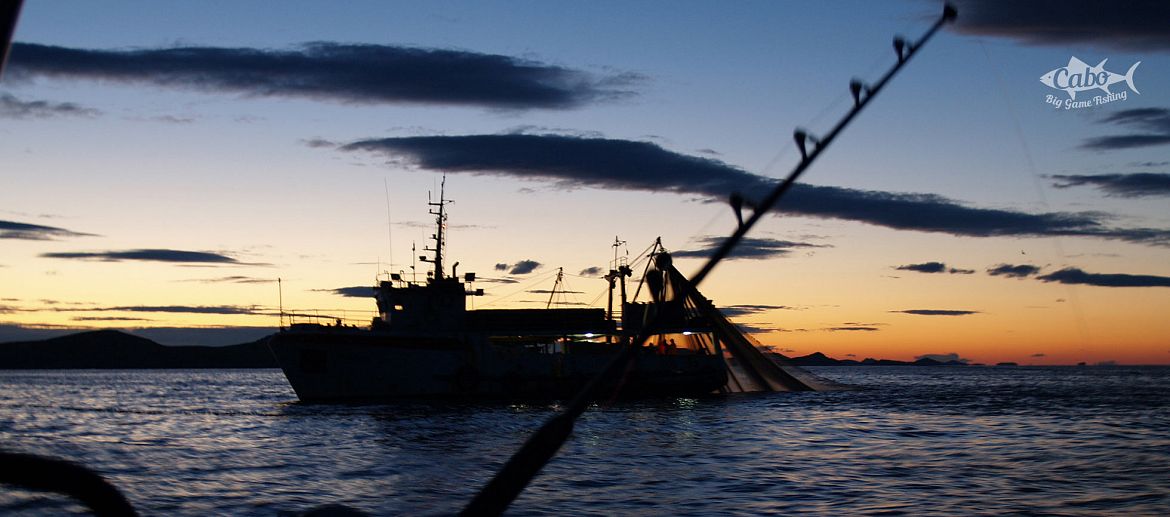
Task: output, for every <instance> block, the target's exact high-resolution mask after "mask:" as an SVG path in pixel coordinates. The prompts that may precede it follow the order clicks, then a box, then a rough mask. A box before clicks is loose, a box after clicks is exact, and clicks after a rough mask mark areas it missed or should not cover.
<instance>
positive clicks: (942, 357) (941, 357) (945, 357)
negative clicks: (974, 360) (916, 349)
mask: <svg viewBox="0 0 1170 517" xmlns="http://www.w3.org/2000/svg"><path fill="white" fill-rule="evenodd" d="M922 359H932V360H935V361H938V362H940V363H948V362H951V361H957V362H960V363H969V362H971V360H970V359H963V358H962V357H959V354H956V353H954V352H951V353H947V354H923V355H920V356H916V357H914V360H915V361H919V360H922Z"/></svg>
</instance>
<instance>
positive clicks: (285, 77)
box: [9, 42, 640, 109]
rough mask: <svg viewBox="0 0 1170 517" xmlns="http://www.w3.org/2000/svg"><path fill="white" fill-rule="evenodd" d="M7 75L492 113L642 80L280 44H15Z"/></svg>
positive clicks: (566, 102)
mask: <svg viewBox="0 0 1170 517" xmlns="http://www.w3.org/2000/svg"><path fill="white" fill-rule="evenodd" d="M9 73H10V74H11V75H12V76H13V77H14V78H27V77H48V78H53V79H87V80H97V81H113V82H123V83H137V84H149V85H154V86H160V87H167V88H182V89H187V90H197V91H204V92H227V93H238V94H242V95H245V96H252V97H293V98H306V99H311V100H323V101H333V102H340V103H345V104H362V105H371V104H429V105H436V104H438V105H466V106H481V107H487V108H493V109H528V108H550V109H565V108H574V107H578V106H581V105H584V104H588V103H593V102H598V101H605V100H610V99H615V98H622V97H627V96H630V95H632V92H631V91H630V90H629V87H630V86H631V85H632V84H633V83H635V82H637V81H638V80H640V77H638V76H637V75H635V74H621V75H610V76H605V77H597V76H594V75H592V74H589V73H586V72H583V71H579V70H573V69H569V68H564V67H559V66H552V65H547V64H543V63H539V62H535V61H528V60H524V59H519V58H515V57H510V56H502V55H496V54H481V53H477V52H469V51H461V50H444V49H425V48H413V47H401V46H388V45H371V44H342V43H335V42H316V43H306V44H303V45H301V46H299V47H295V48H291V49H285V50H270V49H258V48H222V47H174V48H159V49H125V50H95V49H81V48H68V47H59V46H51V45H39V44H32V43H15V44H13V46H12V53H11V58H10V61H9Z"/></svg>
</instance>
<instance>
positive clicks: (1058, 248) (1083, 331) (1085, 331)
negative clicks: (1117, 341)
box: [976, 38, 1092, 353]
mask: <svg viewBox="0 0 1170 517" xmlns="http://www.w3.org/2000/svg"><path fill="white" fill-rule="evenodd" d="M976 42H978V43H979V49H980V50H982V51H983V57H984V58H985V59H986V60H987V67H988V68H990V69H991V71H992V73H993V74H994V75H995V81H996V84H997V85H998V86H999V92H1000V95H1001V96H1002V97H1003V103H1004V105H1006V107H1007V112H1008V114H1009V115H1010V116H1011V119H1012V127H1013V129H1015V133H1016V139H1017V140H1018V141H1019V142H1020V149H1021V150H1022V151H1023V153H1024V161H1025V162H1026V163H1027V165H1028V172H1029V174H1030V175H1031V180H1032V187H1033V189H1034V190H1035V193H1036V198H1037V199H1038V200H1039V203H1040V206H1042V207H1043V209H1044V211H1045V212H1051V211H1052V206H1051V205H1049V203H1048V196H1047V195H1046V194H1045V193H1044V182H1043V181H1042V180H1041V176H1040V173H1039V172H1037V170H1036V162H1035V160H1033V159H1032V148H1031V147H1030V146H1029V145H1028V140H1027V138H1025V137H1024V127H1023V125H1022V124H1021V123H1020V117H1019V114H1018V113H1017V111H1016V107H1015V104H1013V103H1012V99H1011V95H1009V94H1008V90H1007V84H1006V82H1005V81H1004V78H1003V73H1002V70H1001V69H1000V68H999V67H997V66H995V62H994V61H992V59H991V53H990V52H988V51H987V45H985V44H984V42H983V39H982V38H979V39H977V40H976ZM1060 239H1061V237H1060V236H1059V235H1054V236H1051V237H1050V241H1049V242H1051V243H1052V249H1053V251H1054V252H1055V254H1056V256H1057V257H1058V258H1059V259H1060V260H1061V262H1062V263H1064V264H1067V263H1068V256H1067V255H1065V252H1064V246H1062V245H1061V243H1060ZM1064 287H1065V291H1066V292H1067V293H1068V294H1067V297H1068V298H1067V299H1068V303H1069V310H1070V311H1072V317H1073V321H1075V322H1076V325H1077V331H1078V332H1079V333H1080V337H1081V349H1082V350H1083V351H1085V352H1086V353H1087V352H1088V349H1089V347H1090V346H1092V344H1091V343H1090V341H1089V326H1088V322H1086V321H1085V314H1084V311H1083V310H1082V309H1081V303H1080V297H1079V296H1077V293H1078V292H1079V291H1078V289H1077V288H1076V286H1075V285H1072V284H1064Z"/></svg>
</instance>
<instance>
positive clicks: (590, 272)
mask: <svg viewBox="0 0 1170 517" xmlns="http://www.w3.org/2000/svg"><path fill="white" fill-rule="evenodd" d="M602 273H605V269H603V268H601V267H598V266H591V267H587V268H585V269H582V270H581V272H580V273H578V274H577V276H601V275H602Z"/></svg>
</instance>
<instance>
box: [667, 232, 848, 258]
mask: <svg viewBox="0 0 1170 517" xmlns="http://www.w3.org/2000/svg"><path fill="white" fill-rule="evenodd" d="M723 239H724V238H723V237H704V238H702V239H700V242H699V243H700V245H701V246H702V247H700V248H696V249H689V250H680V251H674V252H671V255H673V256H675V257H680V258H706V257H709V256H711V254H712V253H714V252H715V250H716V249H718V248H719V246H720V245H722V244H723ZM827 247H829V246H827V245H823V244H809V243H807V242H793V241H785V240H779V239H769V238H766V237H760V238H753V237H745V238H743V240H741V241H740V242H739V245H738V246H736V247H735V250H733V251H732V252H731V254H730V255H728V256H727V258H728V260H734V259H756V260H763V259H770V258H776V257H783V256H785V255H788V254H790V253H792V251H793V250H798V249H810V248H827Z"/></svg>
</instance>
